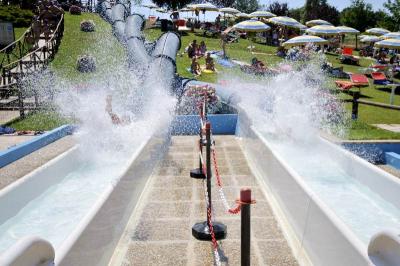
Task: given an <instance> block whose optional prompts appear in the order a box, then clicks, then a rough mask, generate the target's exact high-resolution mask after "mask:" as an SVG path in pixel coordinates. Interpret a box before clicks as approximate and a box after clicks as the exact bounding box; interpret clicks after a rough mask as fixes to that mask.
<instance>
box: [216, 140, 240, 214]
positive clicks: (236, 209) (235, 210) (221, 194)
mask: <svg viewBox="0 0 400 266" xmlns="http://www.w3.org/2000/svg"><path fill="white" fill-rule="evenodd" d="M212 156H213V161H214V171H215V176H216V181H217V186H218V194H219V197H220V198H221V201H222V205H224V208H225V211H226V212H227V213H230V214H237V213H239V212H240V209H241V206H240V204H238V205H237V206H236V207H234V208H231V207H230V206H229V203H228V201H227V200H226V197H225V193H224V190H223V188H222V181H221V176H220V174H219V170H218V164H217V156H216V152H215V145H213V147H212Z"/></svg>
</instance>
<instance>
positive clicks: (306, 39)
mask: <svg viewBox="0 0 400 266" xmlns="http://www.w3.org/2000/svg"><path fill="white" fill-rule="evenodd" d="M308 43H313V44H325V43H328V41H327V40H325V39H322V38H320V37H317V36H310V35H302V36H297V37H294V38H292V39H290V40H288V41H286V42H284V43H283V46H298V45H305V44H308Z"/></svg>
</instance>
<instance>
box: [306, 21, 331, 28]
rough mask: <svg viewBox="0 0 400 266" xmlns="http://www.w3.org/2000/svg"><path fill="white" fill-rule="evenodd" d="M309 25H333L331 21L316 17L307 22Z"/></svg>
mask: <svg viewBox="0 0 400 266" xmlns="http://www.w3.org/2000/svg"><path fill="white" fill-rule="evenodd" d="M306 25H307V27H313V26H318V25H329V26H333V25H332V24H331V23H330V22H328V21H326V20H323V19H314V20H310V21H307V22H306Z"/></svg>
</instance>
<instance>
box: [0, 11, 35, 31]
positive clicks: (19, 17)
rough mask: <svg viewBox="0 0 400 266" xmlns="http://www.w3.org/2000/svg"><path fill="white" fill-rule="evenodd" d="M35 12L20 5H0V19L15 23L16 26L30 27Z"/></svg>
mask: <svg viewBox="0 0 400 266" xmlns="http://www.w3.org/2000/svg"><path fill="white" fill-rule="evenodd" d="M32 18H33V13H32V11H30V10H25V9H21V8H19V7H18V6H0V21H7V22H11V23H13V25H14V27H29V26H30V25H31V22H32Z"/></svg>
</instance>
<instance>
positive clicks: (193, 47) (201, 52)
mask: <svg viewBox="0 0 400 266" xmlns="http://www.w3.org/2000/svg"><path fill="white" fill-rule="evenodd" d="M186 52H187V54H188V57H189V58H190V59H192V64H191V66H190V72H191V73H192V74H193V75H195V76H198V75H201V72H202V69H201V66H200V63H199V59H200V58H202V57H205V63H206V65H205V69H206V70H208V71H212V72H215V64H214V59H213V58H212V57H211V53H209V52H207V46H206V44H205V42H204V41H201V42H200V45H198V44H197V40H193V41H192V42H191V43H190V44H189V46H188V47H187V48H186Z"/></svg>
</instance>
